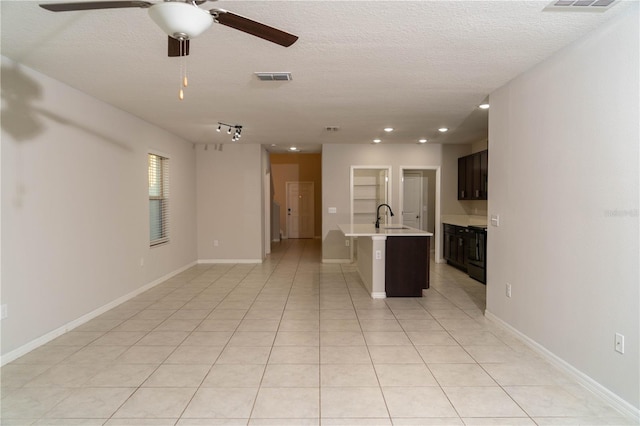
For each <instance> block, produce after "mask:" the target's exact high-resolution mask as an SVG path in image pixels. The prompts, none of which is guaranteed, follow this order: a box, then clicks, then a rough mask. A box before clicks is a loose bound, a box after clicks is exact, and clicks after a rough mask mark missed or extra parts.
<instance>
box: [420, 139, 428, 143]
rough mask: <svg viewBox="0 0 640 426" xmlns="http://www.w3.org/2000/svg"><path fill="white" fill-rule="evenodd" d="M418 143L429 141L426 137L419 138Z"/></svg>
mask: <svg viewBox="0 0 640 426" xmlns="http://www.w3.org/2000/svg"><path fill="white" fill-rule="evenodd" d="M418 143H427V140H426V139H418Z"/></svg>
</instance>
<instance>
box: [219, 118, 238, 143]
mask: <svg viewBox="0 0 640 426" xmlns="http://www.w3.org/2000/svg"><path fill="white" fill-rule="evenodd" d="M222 127H226V128H227V134H228V135H230V134H231V133H232V132H233V137H232V138H231V140H232V141H233V142H236V141H238V140H240V137H241V136H242V126H241V125H240V124H226V123H221V122H218V128H217V129H216V131H218V132H219V131H220V129H221V128H222Z"/></svg>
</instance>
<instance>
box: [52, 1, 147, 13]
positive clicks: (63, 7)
mask: <svg viewBox="0 0 640 426" xmlns="http://www.w3.org/2000/svg"><path fill="white" fill-rule="evenodd" d="M150 6H153V3H150V2H147V1H90V2H80V3H45V4H41V5H40V7H41V8H43V9H47V10H50V11H51V12H71V11H75V10H94V9H122V8H125V7H142V8H147V7H150Z"/></svg>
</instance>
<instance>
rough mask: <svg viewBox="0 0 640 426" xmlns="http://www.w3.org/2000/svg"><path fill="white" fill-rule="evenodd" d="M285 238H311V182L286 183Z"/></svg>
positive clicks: (312, 218)
mask: <svg viewBox="0 0 640 426" xmlns="http://www.w3.org/2000/svg"><path fill="white" fill-rule="evenodd" d="M286 186H287V236H288V237H289V238H313V230H314V227H315V226H314V225H315V223H314V214H313V209H314V201H313V197H314V188H313V182H287V183H286Z"/></svg>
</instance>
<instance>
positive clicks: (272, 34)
mask: <svg viewBox="0 0 640 426" xmlns="http://www.w3.org/2000/svg"><path fill="white" fill-rule="evenodd" d="M205 2H206V0H197V1H194V0H191V1H190V0H164V1H163V2H160V3H152V2H148V1H135V0H134V1H89V2H74V3H44V4H40V7H42V8H44V9H46V10H49V11H51V12H71V11H79V10H96V9H124V8H133V7H137V8H142V9H149V16H150V17H151V19H152V20H153V21H154V22H155V23H156V24H157V25H158V26H159V27H160V28H161V29H162V30H163V31H164V32H165V33H166V34H167V35H168V36H169V37H168V39H169V45H168V46H169V47H168V54H169V56H186V55H188V54H189V40H190V39H192V38H194V37H197V36H198V35H200V34H202V33H203V32H204V31H205V30H207V29H208V28H209V27H210V26H211V24H212V23H214V22H216V23H218V24H222V25H225V26H227V27H230V28H234V29H236V30H239V31H242V32H245V33H248V34H251V35H253V36H256V37H260V38H262V39H264V40H267V41H270V42H272V43H276V44H279V45H281V46H284V47H289V46H291V45H292V44H293V43H295V42H296V40H298V36H295V35H293V34H289V33H287V32H285V31H282V30H279V29H277V28H274V27H270V26H268V25H265V24H262V23H260V22H256V21H253V20H251V19H248V18H245V17H244V16H240V15H236V14H235V13H232V12H229V11H227V10H224V9H211V10H204V9H201V8H200V7H198V6H199V5H201V4H202V3H205Z"/></svg>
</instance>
